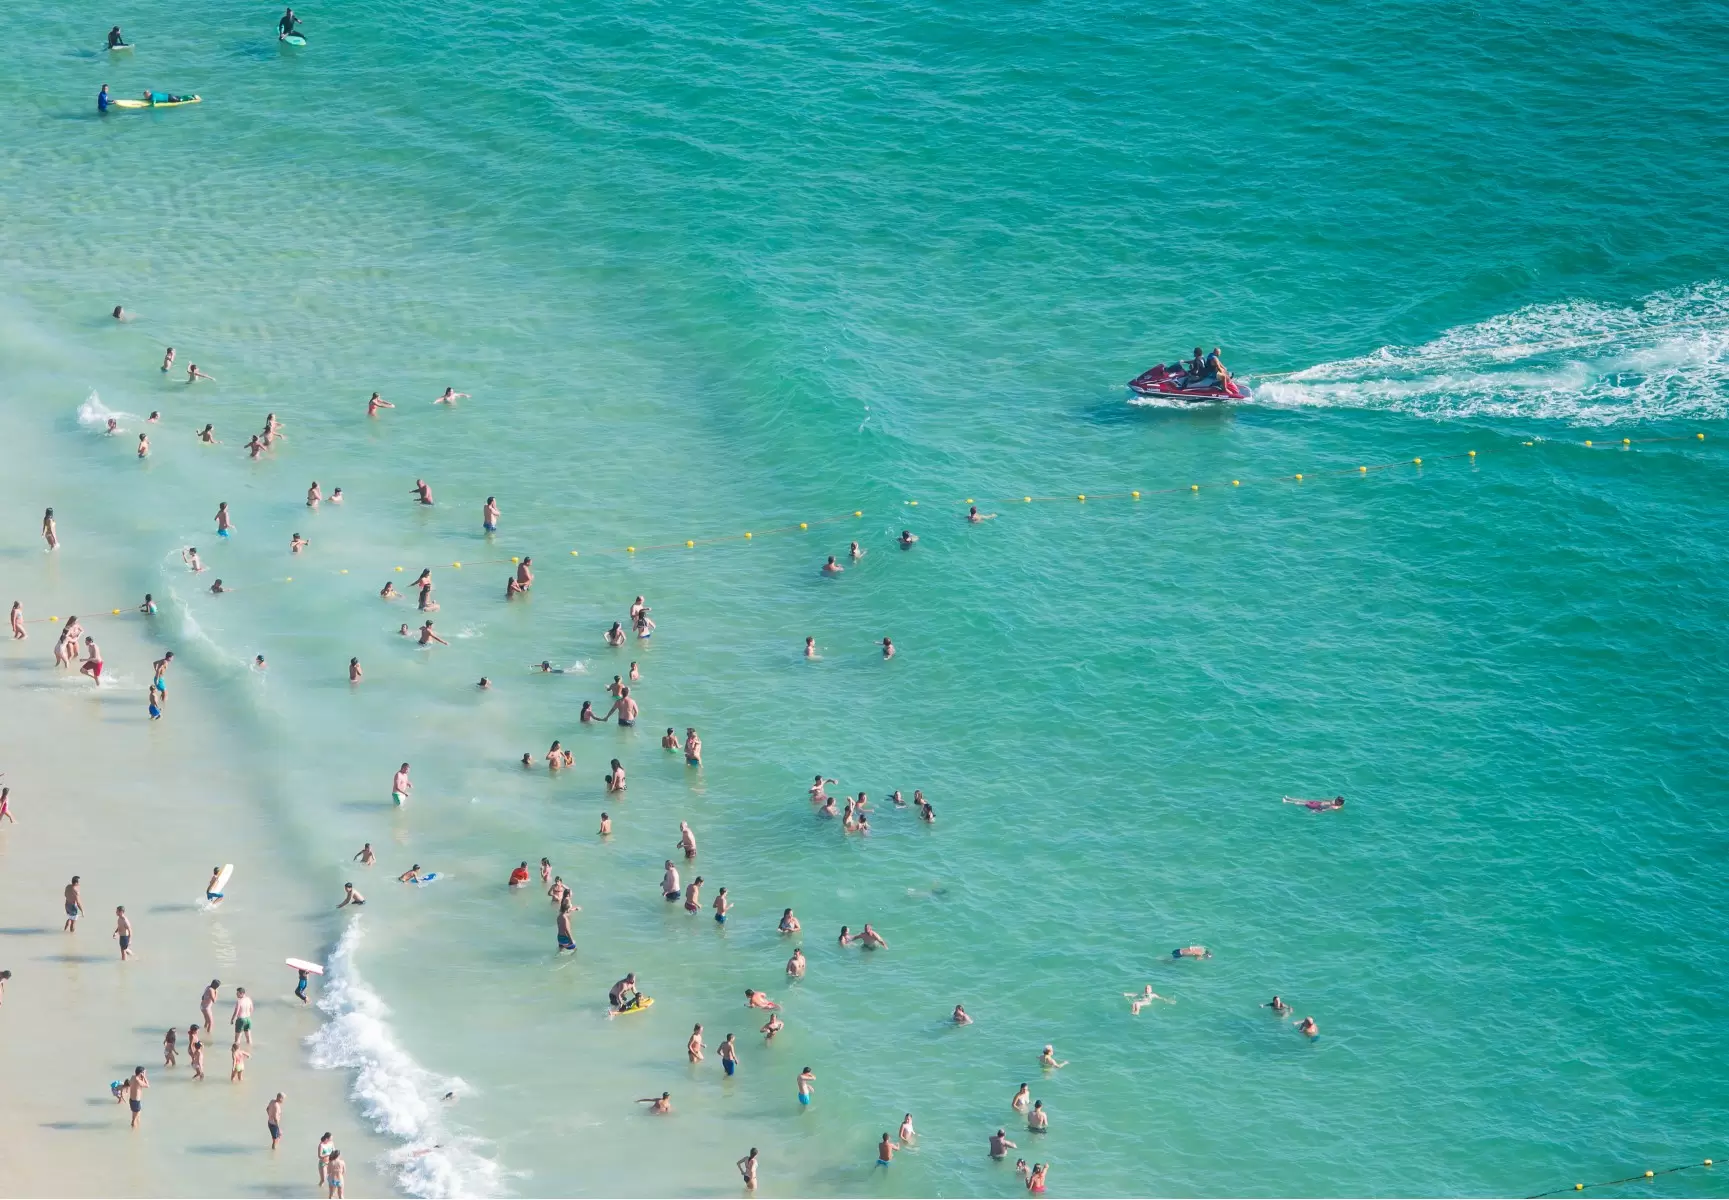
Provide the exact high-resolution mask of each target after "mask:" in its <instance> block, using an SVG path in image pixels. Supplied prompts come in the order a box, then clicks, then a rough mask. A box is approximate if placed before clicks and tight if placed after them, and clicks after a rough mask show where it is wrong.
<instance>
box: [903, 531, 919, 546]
mask: <svg viewBox="0 0 1729 1200" xmlns="http://www.w3.org/2000/svg"><path fill="white" fill-rule="evenodd" d="M899 540H900V546H901V549H902V550H905V549H908V548H909V547H910V546H912V544H913V543H914V542H917V541H918V538H917V536H915V535H914V533H913V531H912V530H910V529H903V530H901V536H900V539H899Z"/></svg>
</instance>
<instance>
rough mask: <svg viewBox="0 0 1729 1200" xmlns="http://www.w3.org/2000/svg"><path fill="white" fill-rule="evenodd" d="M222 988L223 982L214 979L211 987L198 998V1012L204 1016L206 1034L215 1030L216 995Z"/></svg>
mask: <svg viewBox="0 0 1729 1200" xmlns="http://www.w3.org/2000/svg"><path fill="white" fill-rule="evenodd" d="M221 987H222V981H221V980H220V979H212V980H211V981H210V984H209V986H207V987H206V988H205V989H204V993H203V994H202V995H201V996H199V997H198V1011H199V1012H200V1013H202V1014H203V1016H204V1032H205V1033H209V1032H210V1031H211V1030H212V1029H214V1028H215V1021H216V993H217V992H218V991H219V990H221Z"/></svg>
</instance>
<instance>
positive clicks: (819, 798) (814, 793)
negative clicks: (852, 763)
mask: <svg viewBox="0 0 1729 1200" xmlns="http://www.w3.org/2000/svg"><path fill="white" fill-rule="evenodd" d="M839 782H840V780H838V779H824V778H823V777H822V776H821V775H818V776H817V777H816V781H815V782H814V783H812V784H811V785H810V798H811V802H812V803H813V804H821V803H822V802H823V801H824V800H827V799H828V793H827V792H826V791H824V790H823V785H824V784H829V783H839Z"/></svg>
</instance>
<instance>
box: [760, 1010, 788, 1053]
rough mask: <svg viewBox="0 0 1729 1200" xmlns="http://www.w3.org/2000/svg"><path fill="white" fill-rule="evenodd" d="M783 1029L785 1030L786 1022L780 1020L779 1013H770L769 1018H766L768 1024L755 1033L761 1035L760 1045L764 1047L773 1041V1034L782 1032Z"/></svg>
mask: <svg viewBox="0 0 1729 1200" xmlns="http://www.w3.org/2000/svg"><path fill="white" fill-rule="evenodd" d="M785 1028H786V1022H785V1021H783V1020H781V1019H780V1014H779V1013H770V1014H769V1018H768V1023H767V1024H765V1025H764V1026H763V1027H762V1028H761V1029H759V1030H757V1032H758V1033H760V1034H762V1044H763V1045H765V1046H766V1045H768V1044H769V1043H770V1042H772V1041H774V1035H775V1034H777V1033H779V1032H780V1031H781V1030H783V1029H785Z"/></svg>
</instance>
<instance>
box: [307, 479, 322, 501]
mask: <svg viewBox="0 0 1729 1200" xmlns="http://www.w3.org/2000/svg"><path fill="white" fill-rule="evenodd" d="M322 499H324V493H323V492H321V491H319V490H318V480H316V479H314V480H313V481H312V486H311V487H309V488H307V489H306V507H307V508H317V507H318V502H319V501H320V500H322Z"/></svg>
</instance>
